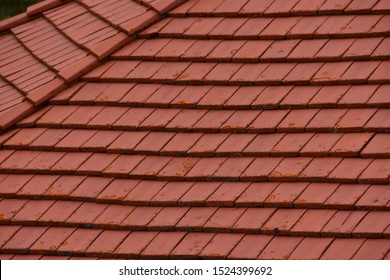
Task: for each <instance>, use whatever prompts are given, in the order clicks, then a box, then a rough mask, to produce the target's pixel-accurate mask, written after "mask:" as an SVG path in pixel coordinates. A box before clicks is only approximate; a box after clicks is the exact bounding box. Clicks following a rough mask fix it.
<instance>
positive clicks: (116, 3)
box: [69, 0, 155, 28]
mask: <svg viewBox="0 0 390 280" xmlns="http://www.w3.org/2000/svg"><path fill="white" fill-rule="evenodd" d="M77 2H79V3H80V4H82V5H84V6H85V7H87V8H88V9H89V10H90V11H91V12H92V13H94V14H96V15H98V16H99V17H100V18H102V19H104V20H105V21H108V22H110V23H111V25H113V26H117V27H120V28H125V27H126V26H128V25H129V23H130V22H132V21H133V22H134V21H135V20H139V17H140V16H142V14H145V13H152V11H148V8H147V7H145V6H143V5H140V4H139V3H137V2H140V1H132V0H105V1H85V0H78V1H77ZM69 6H71V5H69ZM72 8H73V9H74V12H75V11H78V10H81V8H80V7H77V8H76V5H74V4H73V5H72ZM153 14H155V13H153ZM137 18H138V19H137Z"/></svg>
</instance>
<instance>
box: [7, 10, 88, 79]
mask: <svg viewBox="0 0 390 280" xmlns="http://www.w3.org/2000/svg"><path fill="white" fill-rule="evenodd" d="M12 31H13V34H10V35H8V36H9V37H10V38H13V39H12V40H13V41H15V43H14V44H12V45H11V46H13V48H12V49H11V48H10V49H9V50H8V51H7V54H8V55H9V56H10V57H13V56H14V54H15V53H17V52H18V50H19V49H20V48H22V47H24V48H27V49H28V50H29V51H30V52H31V53H32V54H33V55H34V56H35V57H36V58H38V59H39V60H40V61H42V62H43V63H44V64H45V65H47V66H49V67H51V68H53V70H55V71H57V72H60V71H61V70H62V69H64V68H66V66H68V65H70V64H72V63H74V62H75V61H77V60H80V59H83V58H85V57H86V56H87V55H88V52H86V51H85V50H83V49H81V48H80V47H79V46H77V45H76V44H75V43H73V42H72V41H71V40H69V38H67V37H66V36H64V35H63V34H62V33H61V32H60V31H59V30H57V29H56V27H55V26H54V25H52V24H51V23H50V22H49V21H48V20H46V19H45V18H39V19H36V20H34V21H31V22H29V23H27V24H24V25H21V26H18V27H15V28H13V29H12ZM27 59H28V57H21V58H19V59H18V61H19V63H21V64H23V65H24V63H25V62H24V61H25V60H27ZM30 59H31V58H30Z"/></svg>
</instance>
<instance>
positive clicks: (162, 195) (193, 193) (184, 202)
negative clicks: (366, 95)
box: [0, 174, 390, 219]
mask: <svg viewBox="0 0 390 280" xmlns="http://www.w3.org/2000/svg"><path fill="white" fill-rule="evenodd" d="M0 186H1V191H0V195H1V196H2V197H11V198H19V199H21V198H23V199H31V198H33V199H52V200H53V199H61V200H74V201H89V202H98V203H111V204H113V206H112V207H113V209H114V210H115V209H117V210H118V211H119V210H120V209H121V208H120V207H116V206H114V204H124V205H129V206H137V205H144V206H147V205H150V206H193V207H194V206H210V207H224V206H236V207H282V208H285V207H287V208H288V207H293V208H310V209H311V208H327V209H359V210H366V209H369V210H386V209H388V208H389V207H390V188H389V186H388V185H362V184H358V185H356V184H341V185H340V184H329V183H303V182H299V183H297V182H294V183H286V182H282V183H280V182H279V183H278V182H263V183H246V182H174V181H171V182H169V181H146V180H131V179H113V178H99V177H87V176H71V175H63V176H59V175H15V174H9V175H6V174H1V175H0ZM12 201H13V200H11V202H12ZM26 202H27V200H24V203H26ZM36 203H38V202H36ZM60 204H63V205H65V206H66V205H72V204H68V203H67V202H65V201H63V202H61V203H60ZM0 205H6V206H7V205H9V204H7V200H6V199H4V200H3V201H2V202H0ZM22 206H23V203H22V204H21V205H20V206H19V207H22ZM0 208H1V209H3V210H2V211H3V212H4V206H3V207H0ZM114 212H115V211H114ZM125 212H126V211H125ZM3 215H4V213H3ZM4 217H6V215H5V216H4ZM5 219H6V218H5Z"/></svg>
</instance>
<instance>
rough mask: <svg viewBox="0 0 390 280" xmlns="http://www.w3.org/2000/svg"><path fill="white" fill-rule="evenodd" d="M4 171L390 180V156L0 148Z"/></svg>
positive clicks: (229, 178) (165, 177)
mask: <svg viewBox="0 0 390 280" xmlns="http://www.w3.org/2000/svg"><path fill="white" fill-rule="evenodd" d="M0 152H1V153H0V172H1V173H32V172H33V173H45V174H77V175H97V176H102V175H103V176H109V177H113V176H115V177H124V178H142V179H163V180H198V181H211V180H214V181H238V180H241V181H267V180H269V181H297V180H299V181H314V182H318V181H323V182H338V183H357V182H360V183H373V184H376V183H378V184H388V183H389V174H390V160H389V159H361V158H336V157H334V158H312V157H285V158H283V157H257V158H255V157H243V158H226V157H212V158H199V157H162V156H159V157H156V156H144V155H117V154H105V153H66V152H39V151H12V150H1V151H0Z"/></svg>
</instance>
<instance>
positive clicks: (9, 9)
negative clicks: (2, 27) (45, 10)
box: [0, 0, 41, 19]
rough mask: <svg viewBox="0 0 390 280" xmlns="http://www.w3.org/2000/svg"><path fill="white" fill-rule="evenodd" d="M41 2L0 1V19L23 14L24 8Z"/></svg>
mask: <svg viewBox="0 0 390 280" xmlns="http://www.w3.org/2000/svg"><path fill="white" fill-rule="evenodd" d="M40 1H41V0H0V19H4V18H7V17H12V16H14V15H17V14H20V13H23V12H24V11H26V8H27V7H28V6H30V5H32V4H34V3H37V2H40Z"/></svg>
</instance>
